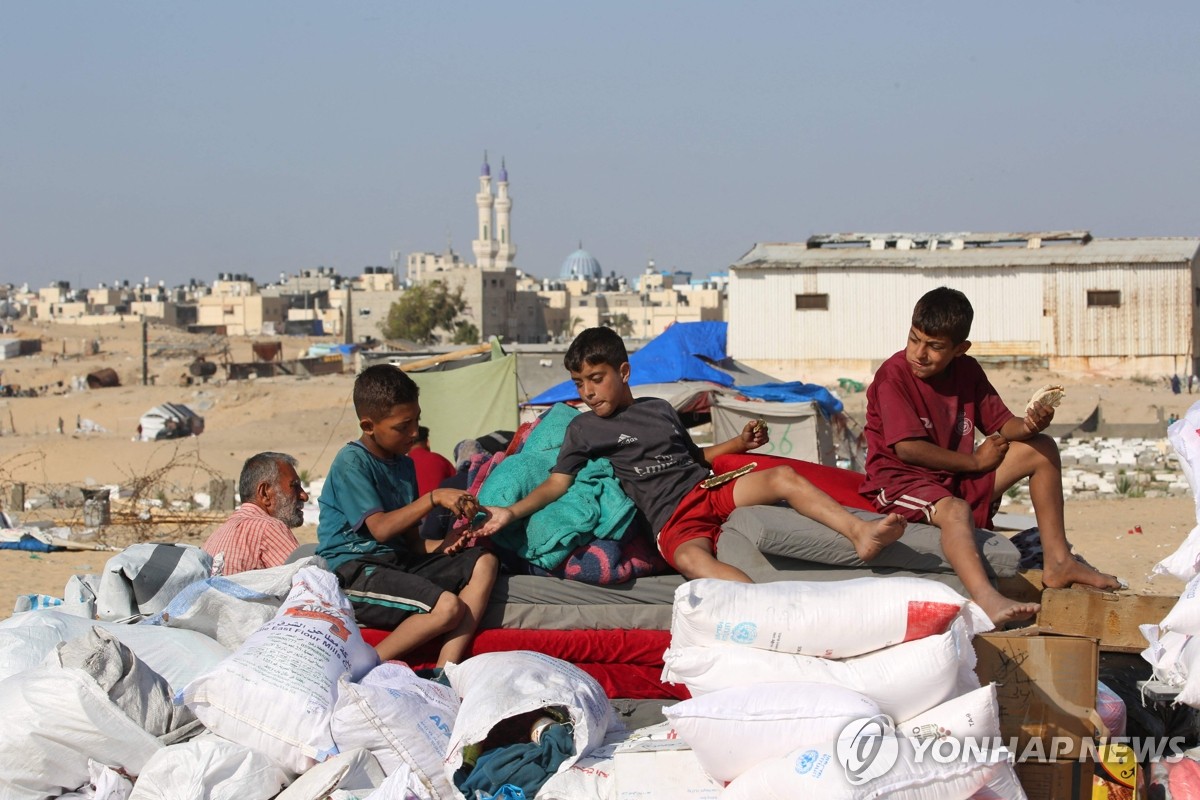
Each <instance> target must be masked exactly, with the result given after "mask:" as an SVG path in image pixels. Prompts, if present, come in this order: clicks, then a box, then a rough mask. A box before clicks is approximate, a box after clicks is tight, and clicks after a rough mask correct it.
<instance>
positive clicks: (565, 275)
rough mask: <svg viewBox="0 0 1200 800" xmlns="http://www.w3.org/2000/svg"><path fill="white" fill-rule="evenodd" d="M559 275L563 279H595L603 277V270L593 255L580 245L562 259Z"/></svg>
mask: <svg viewBox="0 0 1200 800" xmlns="http://www.w3.org/2000/svg"><path fill="white" fill-rule="evenodd" d="M559 277H560V278H562V279H563V280H571V279H576V278H584V279H586V280H594V281H595V280H600V279H601V278H603V277H604V270H603V269H601V268H600V262H599V261H597V260H596V258H595V256H593V255H592V254H591V253H589V252H588V251H587V250H584V249H583V248H582V247H581V248H579V249H578V250H576V251H575V252H574V253H571V255H569V256H567V258H566V260H565V261H563V263H562V269H561V270H559Z"/></svg>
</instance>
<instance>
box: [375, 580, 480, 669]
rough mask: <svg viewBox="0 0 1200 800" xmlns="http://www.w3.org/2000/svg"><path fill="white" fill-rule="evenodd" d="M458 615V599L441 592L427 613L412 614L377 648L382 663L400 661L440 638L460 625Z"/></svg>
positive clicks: (376, 646) (448, 593)
mask: <svg viewBox="0 0 1200 800" xmlns="http://www.w3.org/2000/svg"><path fill="white" fill-rule="evenodd" d="M459 613H460V610H459V602H458V598H457V597H456V596H455V595H454V594H453V593H451V592H442V594H441V596H440V597H438V601H437V604H435V605H434V607H433V608H432V609H430V611H429V613H428V614H413V615H412V616H409V617H407V618H405V619H404V620H403V621H402V622H401V623H400V624H399V625H397V626H396V630H394V631H392V632H391V633H389V634H388V635H387V636H386V637H384V639H383V641H381V642H380V643H379V644H377V645H375V652H376V653H378V654H379V660H380V661H391V660H393V659H398V658H400V657H401V656H403V655H406V654H408V653H410V652H412V651H413V650H415V649H416V648H418V647H420V646H421V645H423V644H425V643H426V642H428V641H429V640H430V639H433V638H435V637H437V636H441V635H442V634H443V633H445V632H446V631H448V630H450V629H451V628H452V627H453V626H454V625H455V623H457V622H458V615H459Z"/></svg>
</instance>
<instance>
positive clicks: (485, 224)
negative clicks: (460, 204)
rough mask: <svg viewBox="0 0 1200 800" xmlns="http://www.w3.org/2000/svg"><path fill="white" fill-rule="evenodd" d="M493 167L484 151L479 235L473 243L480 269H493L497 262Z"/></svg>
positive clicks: (476, 263)
mask: <svg viewBox="0 0 1200 800" xmlns="http://www.w3.org/2000/svg"><path fill="white" fill-rule="evenodd" d="M493 203H494V198H493V197H492V168H491V167H490V166H488V160H487V151H486V150H484V151H483V168H482V169H480V171H479V194H477V195H475V205H476V206H478V207H479V228H478V230H476V233H477V234H478V237H477V238H476V239H475V241H474V242H472V243H471V247H472V249H473V250H474V251H475V265H476V266H477V267H479V268H480V269H491V268H492V267H494V266H495V264H496V250H497V249H498V245H497V243H496V235H495V234H496V231H495V229H494V228H493V227H492V205H493Z"/></svg>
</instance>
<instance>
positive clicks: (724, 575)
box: [674, 538, 754, 583]
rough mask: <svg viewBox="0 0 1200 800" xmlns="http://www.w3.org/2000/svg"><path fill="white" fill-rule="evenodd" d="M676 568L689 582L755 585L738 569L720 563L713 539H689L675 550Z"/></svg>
mask: <svg viewBox="0 0 1200 800" xmlns="http://www.w3.org/2000/svg"><path fill="white" fill-rule="evenodd" d="M674 561H675V568H676V569H678V570H679V571H680V572H681V573H682V574H683V577H685V578H687V579H688V580H694V579H696V578H718V579H720V580H724V581H738V582H740V583H754V581H752V580H750V576H749V575H747V574H746V573H744V572H742V571H741V570H740V569H738V568H737V567H734V566H731V565H729V564H726V563H725V562H723V561H718V560H717V557H716V556H715V555H713V551H712V540H711V539H704V538H699V539H688V540H687V541H686V542H684V543H683V544H681V545H679V547H676V548H675V558H674Z"/></svg>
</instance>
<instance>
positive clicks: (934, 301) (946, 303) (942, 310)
mask: <svg viewBox="0 0 1200 800" xmlns="http://www.w3.org/2000/svg"><path fill="white" fill-rule="evenodd" d="M973 319H975V310H974V309H973V308H971V301H970V300H968V299H967V296H966V295H965V294H963V293H962V292H960V291H958V290H957V289H951V288H949V287H947V286H939V287H938V288H936V289H933V290H932V291H928V292H926V293H925V294H924V295H923V296H922V297H921V299H920V300H918V301H917V305H916V307H915V308H914V309H913V315H912V326H913V327H914V328H916V329H917V330H919V331H920V332H921V333H924V334H925V335H926V336H946V337H948V338H949V339H950V341H952V342H954V344H962V343H963V342H965V341H966V340H967V339H968V338H969V337H970V335H971V321H972V320H973Z"/></svg>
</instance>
